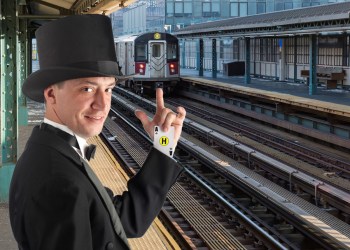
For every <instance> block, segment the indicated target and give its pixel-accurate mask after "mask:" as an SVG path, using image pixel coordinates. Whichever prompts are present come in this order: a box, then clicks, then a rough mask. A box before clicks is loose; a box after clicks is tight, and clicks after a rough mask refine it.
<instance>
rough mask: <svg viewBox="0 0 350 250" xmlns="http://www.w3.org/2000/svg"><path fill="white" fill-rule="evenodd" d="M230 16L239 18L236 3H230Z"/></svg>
mask: <svg viewBox="0 0 350 250" xmlns="http://www.w3.org/2000/svg"><path fill="white" fill-rule="evenodd" d="M230 16H239V11H238V3H230Z"/></svg>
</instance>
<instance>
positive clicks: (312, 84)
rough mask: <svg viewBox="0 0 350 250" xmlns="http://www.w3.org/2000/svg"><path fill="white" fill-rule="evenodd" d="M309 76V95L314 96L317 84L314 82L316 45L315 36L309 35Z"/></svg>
mask: <svg viewBox="0 0 350 250" xmlns="http://www.w3.org/2000/svg"><path fill="white" fill-rule="evenodd" d="M309 39H310V43H309V44H310V47H309V55H310V75H309V95H314V94H316V90H317V82H316V73H317V72H316V65H317V45H316V39H317V37H316V35H310V36H309Z"/></svg>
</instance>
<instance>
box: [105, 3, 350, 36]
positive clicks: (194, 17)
mask: <svg viewBox="0 0 350 250" xmlns="http://www.w3.org/2000/svg"><path fill="white" fill-rule="evenodd" d="M345 1H346V0H139V1H136V2H135V3H134V4H132V5H130V6H128V7H126V8H124V9H122V10H119V11H117V12H115V13H113V14H112V15H111V17H112V19H113V28H114V33H115V35H118V36H120V35H123V34H135V33H141V32H146V31H166V32H174V31H176V30H178V29H180V28H182V27H185V26H188V25H191V24H195V23H202V22H208V21H213V20H218V19H224V18H231V17H242V16H247V15H255V14H261V13H268V12H274V11H281V10H288V9H296V8H302V7H309V6H315V5H321V4H328V3H336V2H345Z"/></svg>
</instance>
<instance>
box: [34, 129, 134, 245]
mask: <svg viewBox="0 0 350 250" xmlns="http://www.w3.org/2000/svg"><path fill="white" fill-rule="evenodd" d="M29 143H37V144H42V145H46V146H48V147H52V148H54V149H55V150H57V151H59V152H60V153H62V154H63V155H64V156H66V157H67V158H69V159H71V160H72V161H73V162H74V163H75V165H77V167H79V168H80V169H81V170H82V171H83V172H85V175H86V176H87V177H88V178H89V180H90V182H91V183H92V185H93V186H94V187H95V190H96V191H97V193H98V194H99V196H100V198H101V200H102V202H103V203H104V204H105V207H106V208H107V211H108V213H109V216H110V219H111V221H112V224H113V228H114V231H115V232H116V234H117V235H118V236H119V237H120V238H121V239H122V240H123V242H124V243H125V245H126V246H127V248H130V247H129V243H128V240H127V238H126V235H125V232H124V229H123V226H122V224H121V221H120V218H119V216H118V214H117V212H116V210H115V207H114V205H113V203H112V200H111V198H110V196H109V195H108V193H107V191H106V189H105V188H104V187H103V185H102V183H101V182H100V180H99V179H98V178H97V176H96V175H95V173H94V172H93V171H92V169H91V167H90V166H89V164H88V163H87V162H86V161H85V160H84V159H83V158H81V157H80V156H79V154H78V153H77V152H76V151H75V150H74V149H73V148H72V146H70V145H69V144H68V143H67V142H66V141H64V140H63V139H62V138H60V137H59V136H56V135H55V134H53V133H49V132H47V131H42V130H40V128H39V126H36V127H34V129H33V133H32V135H31V137H30V138H29V140H28V144H29Z"/></svg>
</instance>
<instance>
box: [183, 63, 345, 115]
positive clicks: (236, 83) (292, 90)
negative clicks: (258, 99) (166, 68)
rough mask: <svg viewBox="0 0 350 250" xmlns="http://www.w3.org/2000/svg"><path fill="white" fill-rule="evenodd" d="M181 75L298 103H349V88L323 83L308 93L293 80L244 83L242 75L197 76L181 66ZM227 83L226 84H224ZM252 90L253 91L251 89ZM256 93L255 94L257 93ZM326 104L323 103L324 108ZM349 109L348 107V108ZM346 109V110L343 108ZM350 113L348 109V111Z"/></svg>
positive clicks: (257, 80) (303, 84) (210, 74)
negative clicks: (329, 87)
mask: <svg viewBox="0 0 350 250" xmlns="http://www.w3.org/2000/svg"><path fill="white" fill-rule="evenodd" d="M181 77H182V78H183V79H186V80H187V79H193V78H196V79H197V80H198V81H199V80H201V79H205V80H209V81H212V82H214V83H215V82H219V83H223V84H225V86H229V87H231V88H240V89H242V88H248V89H245V90H246V91H247V92H248V91H249V89H250V90H251V91H252V93H253V92H254V91H255V93H257V91H258V92H259V93H261V94H263V95H270V96H271V98H278V96H276V95H275V94H274V95H273V94H272V93H278V94H282V95H281V98H286V99H287V98H288V96H286V95H290V96H292V97H298V98H299V99H296V98H293V100H294V101H295V100H296V102H299V103H308V100H310V99H311V100H315V101H316V102H317V101H320V102H328V103H333V104H336V105H343V106H344V107H341V108H340V109H341V110H343V109H348V107H346V106H348V105H350V90H345V89H339V88H337V89H327V88H326V87H325V86H324V85H321V86H318V87H317V92H316V94H315V95H309V87H308V86H307V84H305V83H293V82H287V81H284V82H281V81H275V80H271V79H261V78H253V77H252V78H251V83H250V84H245V83H244V76H226V75H223V74H222V73H219V72H218V73H217V78H213V77H212V72H211V71H204V72H203V76H199V72H198V70H195V69H183V68H181ZM226 84H228V85H226ZM253 90H254V91H253ZM259 93H257V94H259ZM326 107H327V105H325V108H326ZM348 110H349V109H348ZM345 111H346V110H345ZM348 112H349V114H350V110H349V111H348Z"/></svg>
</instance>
